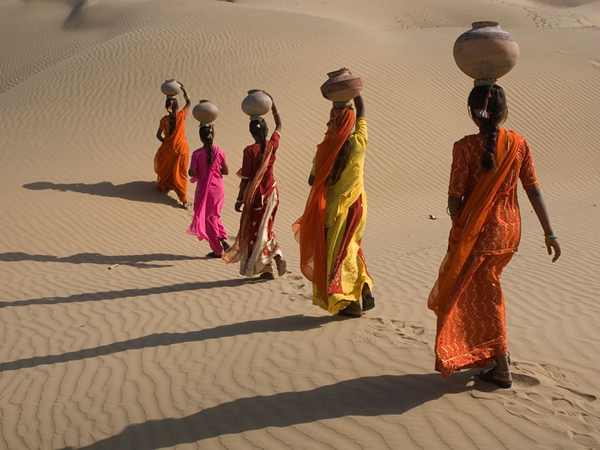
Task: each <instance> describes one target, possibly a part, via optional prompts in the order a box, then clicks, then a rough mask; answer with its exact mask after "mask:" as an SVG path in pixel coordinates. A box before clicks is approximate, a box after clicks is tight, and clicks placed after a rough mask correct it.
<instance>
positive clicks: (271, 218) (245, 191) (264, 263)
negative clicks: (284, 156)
mask: <svg viewBox="0 0 600 450" xmlns="http://www.w3.org/2000/svg"><path fill="white" fill-rule="evenodd" d="M265 94H266V92H265ZM267 95H269V94H267ZM269 97H270V95H269ZM272 99H273V98H272V97H271V100H272ZM271 112H272V113H273V118H274V119H275V131H274V132H273V134H272V135H271V138H270V139H268V140H267V136H268V133H269V130H268V127H267V122H265V120H264V119H263V118H262V117H253V118H252V120H250V134H251V135H252V137H253V138H254V144H252V145H249V146H248V147H246V148H245V149H244V160H243V164H242V168H241V169H240V171H239V172H238V175H240V177H241V178H242V181H241V183H240V190H239V193H238V197H237V201H236V202H235V210H236V211H237V212H241V213H242V216H241V218H240V229H239V231H238V235H237V237H236V239H235V242H234V243H233V245H232V246H231V247H230V248H229V249H228V250H227V251H226V252H224V253H223V260H224V261H225V262H226V263H227V264H231V263H235V262H238V261H239V263H240V274H241V275H243V276H246V277H253V276H255V275H260V278H263V279H266V280H272V279H274V278H275V276H274V275H273V261H274V262H275V264H276V266H277V273H278V275H279V276H282V275H284V274H285V273H286V261H285V260H284V259H283V256H282V253H281V249H280V248H279V242H278V241H277V237H276V236H275V233H274V232H273V224H274V223H275V215H276V214H277V208H278V206H279V189H278V188H277V181H276V180H275V177H274V175H273V165H274V164H275V159H276V156H277V149H278V148H279V139H280V136H281V118H280V117H279V112H278V111H277V107H276V106H275V102H274V101H273V106H272V108H271ZM242 206H243V210H242Z"/></svg>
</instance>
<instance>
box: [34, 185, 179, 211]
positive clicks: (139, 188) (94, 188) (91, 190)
mask: <svg viewBox="0 0 600 450" xmlns="http://www.w3.org/2000/svg"><path fill="white" fill-rule="evenodd" d="M23 187H24V188H25V189H30V190H32V191H45V190H55V191H61V192H79V193H80V194H89V195H98V196H101V197H114V198H122V199H124V200H130V201H132V202H146V203H160V204H163V205H169V206H173V207H179V204H178V202H177V200H175V199H174V198H172V197H169V196H168V195H167V194H165V193H164V192H158V191H157V190H156V183H155V182H154V181H132V182H131V183H124V184H112V183H111V182H109V181H103V182H101V183H96V184H85V183H70V184H56V183H51V182H49V181H39V182H36V183H29V184H24V185H23Z"/></svg>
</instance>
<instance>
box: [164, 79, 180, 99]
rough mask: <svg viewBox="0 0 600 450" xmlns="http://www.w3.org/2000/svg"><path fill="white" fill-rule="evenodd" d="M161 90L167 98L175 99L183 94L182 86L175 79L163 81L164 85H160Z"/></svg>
mask: <svg viewBox="0 0 600 450" xmlns="http://www.w3.org/2000/svg"><path fill="white" fill-rule="evenodd" d="M160 90H161V92H162V93H163V94H165V95H166V96H167V97H174V96H176V95H178V94H181V86H180V85H179V83H178V82H177V80H175V79H174V78H171V79H169V80H165V81H163V84H161V85H160Z"/></svg>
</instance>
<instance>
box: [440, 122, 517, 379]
mask: <svg viewBox="0 0 600 450" xmlns="http://www.w3.org/2000/svg"><path fill="white" fill-rule="evenodd" d="M509 136H510V139H509ZM521 142H522V138H521V137H520V136H519V135H518V134H516V133H514V132H512V131H510V132H509V131H507V130H504V129H502V128H501V129H500V130H499V133H498V141H497V145H496V148H497V150H496V158H497V159H496V160H497V164H498V169H497V170H496V171H495V172H485V173H484V174H482V175H481V178H480V179H479V180H478V182H477V184H476V185H475V186H474V188H473V190H472V192H470V193H469V195H468V198H467V199H466V202H465V204H464V206H463V207H462V210H461V211H460V214H459V216H458V217H457V218H456V219H455V220H454V221H453V224H452V229H451V231H450V237H449V242H448V252H447V253H446V256H445V258H444V261H443V262H442V265H441V267H440V271H439V276H438V279H437V281H436V283H435V285H434V287H433V289H432V291H431V293H430V295H429V299H428V307H429V309H431V310H433V311H434V312H435V314H436V316H437V318H438V326H437V336H436V355H437V361H436V369H437V370H440V371H441V372H442V375H443V376H444V377H445V376H448V375H450V374H451V373H452V372H453V371H454V370H458V369H460V368H462V367H467V366H469V365H483V364H486V363H487V362H488V360H489V358H491V357H493V356H496V355H498V354H502V353H501V352H502V351H505V350H506V331H505V318H504V299H503V296H502V290H501V288H500V284H499V280H500V274H501V272H502V269H503V268H504V266H506V264H508V262H509V261H510V258H511V257H512V251H514V250H515V249H509V251H508V252H495V253H494V252H492V253H490V254H478V253H476V252H475V253H474V249H475V246H476V243H477V242H478V240H480V236H481V232H482V229H483V228H484V226H485V224H486V220H487V219H488V216H489V214H490V211H491V209H492V207H493V205H494V203H495V202H496V201H497V198H498V193H499V190H500V188H501V186H502V185H503V183H504V182H505V180H506V179H507V177H508V176H509V174H510V173H511V171H512V170H514V164H513V163H514V162H515V161H516V159H517V157H518V156H519V153H520V148H521ZM513 190H514V188H513ZM471 291H472V292H471ZM491 291H494V292H491ZM496 291H497V292H496ZM486 302H487V303H486ZM494 303H497V304H496V305H494ZM474 304H477V308H479V310H481V311H476V310H475V309H476V308H471V305H474ZM486 308H489V311H488V312H487V313H486V312H485V311H483V310H485V309H486ZM479 312H483V314H484V315H486V314H487V317H493V319H492V320H489V321H486V320H482V319H481V317H479V316H478V314H479ZM491 322H493V323H491ZM475 335H480V336H487V335H493V336H494V337H490V339H487V338H484V339H483V341H482V340H481V339H480V340H479V341H478V343H473V342H472V341H471V337H472V336H475ZM459 343H462V344H464V345H459ZM494 345H496V348H495V349H494V348H492V347H493V346H494ZM498 345H499V346H498Z"/></svg>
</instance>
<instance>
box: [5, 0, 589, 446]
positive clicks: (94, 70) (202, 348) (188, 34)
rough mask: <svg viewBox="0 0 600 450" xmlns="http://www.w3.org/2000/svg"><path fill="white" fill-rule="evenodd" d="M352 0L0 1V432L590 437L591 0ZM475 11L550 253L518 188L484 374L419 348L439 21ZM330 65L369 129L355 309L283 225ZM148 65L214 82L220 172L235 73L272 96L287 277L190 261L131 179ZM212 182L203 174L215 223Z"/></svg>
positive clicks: (98, 436) (232, 188)
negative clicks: (446, 369)
mask: <svg viewBox="0 0 600 450" xmlns="http://www.w3.org/2000/svg"><path fill="white" fill-rule="evenodd" d="M341 3H343V6H340V5H341ZM369 5H370V6H369V7H368V8H366V7H365V6H364V2H359V1H357V0H344V1H343V2H340V1H336V2H333V1H324V2H323V1H316V0H306V1H302V2H297V1H288V0H282V1H275V0H240V1H235V2H229V1H216V0H180V1H178V2H168V1H161V0H150V1H142V0H102V1H98V2H94V3H92V2H89V3H87V4H86V5H84V6H83V7H82V8H81V10H80V11H79V13H78V17H77V20H76V21H73V23H72V24H71V25H70V26H69V27H68V28H66V29H65V28H64V27H63V24H64V21H65V19H66V18H67V17H68V15H69V14H70V13H71V11H72V9H71V8H72V5H69V4H68V3H67V2H58V1H42V0H38V1H27V2H26V1H17V0H6V1H4V2H3V3H2V4H1V5H0V25H1V26H0V38H1V39H2V42H10V45H3V46H2V47H0V70H1V73H2V77H1V79H0V105H1V107H0V120H1V122H2V124H3V127H2V131H1V133H2V134H1V137H2V144H3V145H2V149H3V150H2V152H3V153H2V165H1V166H0V167H1V169H0V170H1V171H2V172H1V177H0V180H1V187H2V189H3V192H4V194H5V195H4V197H3V201H2V210H3V211H4V213H3V214H2V215H1V216H0V227H1V229H2V230H3V234H2V238H1V241H0V242H1V245H0V338H2V341H3V342H4V345H3V346H2V347H1V348H0V393H1V394H0V411H1V414H2V433H1V435H2V439H1V440H0V448H63V447H92V448H164V447H174V446H181V447H182V448H183V447H185V444H192V445H191V446H192V447H194V446H198V447H202V448H256V447H260V448H285V447H292V448H327V447H329V448H423V447H424V448H481V447H488V448H512V449H514V448H522V449H530V448H597V447H599V446H600V407H599V406H598V400H597V397H598V396H599V395H600V383H599V382H598V376H597V374H598V370H597V368H596V359H597V358H595V357H594V355H595V353H596V350H595V349H596V348H598V346H599V344H600V342H599V337H598V333H597V323H598V319H599V315H600V308H599V307H598V302H597V300H596V296H597V292H598V288H599V287H600V283H599V282H598V271H599V269H600V256H598V255H599V254H600V252H599V250H600V245H599V244H598V243H597V242H598V240H597V236H596V235H597V229H598V226H597V223H598V221H599V220H600V213H599V211H600V207H599V206H598V202H599V201H600V199H598V192H599V191H600V186H599V183H598V167H600V156H599V154H598V152H597V151H596V148H597V143H598V142H600V132H599V131H598V127H597V126H596V123H597V122H598V120H599V119H600V109H599V108H598V103H599V100H600V88H599V86H598V83H597V82H596V81H597V79H598V76H599V72H598V71H599V70H600V57H599V55H598V54H597V50H596V49H597V48H598V44H599V43H600V35H599V33H598V26H599V25H600V6H599V5H600V2H597V1H595V2H593V1H592V2H590V1H575V0H573V1H569V0H562V1H549V0H548V1H533V0H510V1H504V2H497V1H492V0H486V1H481V0H477V1H476V0H460V1H456V2H447V1H444V0H430V1H427V2H423V1H416V0H403V1H393V0H373V1H372V2H369ZM481 19H488V20H489V19H491V20H497V21H498V22H500V23H501V25H502V26H503V28H505V29H508V30H510V32H511V33H512V34H513V35H514V36H515V37H516V38H517V40H518V41H519V43H520V45H521V59H520V61H519V64H518V65H517V67H516V68H515V69H514V70H513V72H511V73H510V74H509V75H507V76H506V77H505V79H503V80H501V84H502V85H503V86H504V87H505V88H506V90H507V93H508V96H509V104H510V118H509V121H508V126H509V127H512V128H514V129H516V130H517V131H519V132H521V133H522V134H523V135H525V136H526V137H527V138H528V140H529V142H530V144H531V146H532V149H533V154H534V159H535V163H536V169H537V172H538V176H539V178H540V180H541V183H542V189H543V191H544V194H545V196H546V200H547V203H548V207H549V209H550V211H551V214H552V220H553V224H554V228H555V231H556V233H557V234H558V235H559V237H560V238H561V243H562V245H563V252H564V254H563V256H562V258H561V260H560V261H559V262H558V263H556V264H554V265H552V264H550V262H549V259H548V257H547V255H546V254H545V249H544V248H543V241H542V239H541V233H542V232H541V229H540V228H539V225H538V224H537V220H536V219H535V217H534V214H533V213H532V212H531V208H529V207H528V205H527V204H526V200H525V197H524V196H521V198H522V215H523V221H524V227H523V230H524V233H523V239H522V246H521V250H520V251H519V253H518V254H517V256H515V258H514V261H513V262H512V263H511V265H510V266H509V267H508V269H507V270H506V272H505V274H504V276H503V283H504V284H503V285H504V289H505V293H506V297H507V302H508V332H509V341H510V347H511V353H512V355H513V359H514V360H515V361H516V362H515V367H516V368H515V372H516V376H515V388H514V389H513V390H511V391H506V392H498V391H492V390H491V389H490V388H489V387H488V386H483V385H482V384H481V383H480V382H478V381H475V380H474V373H473V372H464V373H459V374H456V375H453V376H452V377H450V378H449V379H447V380H442V379H441V377H440V376H439V374H437V373H435V372H433V350H432V347H433V338H434V333H435V323H434V317H433V315H432V314H431V313H430V312H429V311H428V310H427V309H426V306H425V303H426V298H427V295H428V293H429V290H430V288H431V285H432V283H433V282H434V280H435V277H436V271H437V268H438V265H439V263H440V261H441V258H442V256H443V253H444V251H445V247H446V243H445V241H446V238H447V232H448V228H449V221H448V220H447V218H446V216H445V212H444V209H445V196H446V189H447V180H448V173H449V163H450V157H451V154H450V150H451V148H452V143H453V142H454V141H455V140H457V139H459V138H460V137H462V136H463V135H465V134H469V133H472V132H473V130H474V128H473V125H472V124H471V123H470V121H469V119H468V117H467V114H466V108H465V105H466V96H467V94H468V92H469V90H470V86H471V83H470V81H469V80H468V79H467V78H466V77H465V76H463V75H462V74H461V73H460V71H459V70H458V69H457V68H456V66H455V65H454V61H453V58H452V45H453V42H454V39H455V38H456V37H457V36H458V35H459V34H460V33H461V32H462V31H463V30H464V29H467V28H468V27H469V25H470V23H471V22H472V21H475V20H481ZM342 66H348V67H350V68H351V69H352V70H353V71H355V72H356V73H358V74H360V75H361V76H362V77H363V79H364V82H365V86H366V87H365V92H364V96H365V101H366V106H367V115H368V119H369V133H370V136H369V139H370V141H369V144H370V145H369V148H368V153H369V154H368V160H367V168H366V174H365V176H366V189H367V193H368V195H369V219H368V225H367V231H366V234H365V237H364V246H365V252H366V255H367V261H368V263H369V271H370V272H371V274H372V275H373V278H374V280H375V294H376V296H377V298H378V305H377V308H376V309H375V310H373V311H372V312H369V313H368V315H367V316H366V317H364V318H363V319H361V320H358V321H352V320H350V321H347V320H341V319H339V318H335V317H329V316H327V315H326V314H324V313H323V312H321V311H320V310H318V309H316V308H315V307H313V306H311V304H310V303H311V302H310V293H311V287H310V285H309V284H308V283H307V282H306V280H305V279H304V278H303V277H302V276H301V274H300V273H299V270H298V249H297V244H296V243H295V241H294V240H293V236H292V234H291V230H290V225H291V223H292V222H293V221H294V220H295V219H296V218H297V217H298V216H299V215H300V214H301V213H302V210H303V207H304V201H305V198H306V195H307V193H308V188H307V185H306V178H307V175H308V171H309V169H310V162H311V159H312V156H313V153H314V149H315V146H316V144H317V143H318V142H320V139H321V138H322V135H323V132H324V131H325V120H326V117H327V114H328V107H329V105H328V103H327V102H326V101H325V100H324V99H323V98H322V97H321V96H320V93H319V90H318V87H319V86H320V84H321V83H322V82H323V81H324V79H325V74H326V72H328V71H331V70H333V69H337V68H339V67H342ZM170 77H177V79H179V80H181V81H182V82H183V83H185V85H186V88H187V89H188V90H189V92H190V94H191V96H192V99H193V100H194V101H196V100H198V99H201V98H210V99H211V100H212V101H213V102H214V103H215V104H217V105H218V107H219V109H220V111H221V116H220V117H219V119H218V121H217V124H216V133H217V136H216V141H215V142H216V144H217V145H219V146H220V147H221V148H223V149H224V150H225V152H226V154H227V158H228V160H229V164H230V166H231V167H232V169H234V170H237V168H238V167H239V165H241V152H242V149H243V148H244V146H245V145H247V144H248V143H249V139H248V138H249V135H248V131H247V118H246V117H245V116H244V114H243V113H242V111H241V110H240V101H241V99H242V98H243V96H244V94H245V92H246V90H247V89H250V88H263V89H267V90H268V91H269V92H270V93H271V94H272V95H273V96H274V97H275V99H276V101H277V104H278V106H279V109H280V111H281V115H282V119H283V122H284V130H283V138H282V145H281V149H280V153H279V156H278V162H277V167H276V176H277V178H278V183H279V186H280V189H281V198H282V200H281V202H282V203H281V207H280V210H279V213H278V219H277V223H276V232H277V234H278V237H279V239H280V241H281V243H282V248H283V251H284V254H285V255H286V258H287V259H288V265H289V269H290V271H291V273H290V274H288V275H286V276H285V277H282V278H279V279H276V280H275V281H272V282H269V283H264V282H259V281H257V280H245V279H242V278H241V277H239V276H238V274H237V267H231V266H225V265H223V264H222V263H221V262H220V261H214V260H209V259H206V258H205V257H204V256H203V255H204V254H205V253H207V252H208V251H209V248H208V246H207V245H206V243H198V242H197V241H196V240H195V238H192V237H190V236H188V235H186V233H185V230H186V228H187V226H188V225H189V222H190V220H191V212H189V211H184V210H182V209H179V208H177V202H176V200H175V197H174V196H173V195H172V194H171V196H165V195H164V194H159V193H157V192H156V191H155V190H154V184H153V182H154V173H153V170H152V158H153V155H154V153H155V151H156V149H157V148H158V145H157V144H158V141H157V140H156V139H155V137H154V134H155V132H156V128H157V126H158V121H159V119H160V117H161V116H162V114H163V97H162V96H161V94H160V91H159V89H158V88H159V86H160V83H161V82H162V80H163V79H165V78H170ZM270 123H271V124H272V122H270ZM186 126H187V130H186V131H187V132H186V134H187V138H188V141H189V143H190V147H191V148H192V149H194V148H196V147H198V146H199V139H198V136H197V129H196V123H195V121H194V120H193V119H192V118H191V117H190V118H189V120H188V122H187V125H186ZM237 183H238V180H237V179H236V178H235V177H233V176H230V177H228V178H227V180H226V186H225V187H226V206H225V208H224V211H223V218H224V222H225V225H226V227H227V230H228V232H229V233H230V234H231V235H235V233H236V231H237V221H238V218H239V216H238V215H237V213H235V212H234V210H233V203H234V201H235V195H236V193H237ZM190 191H192V190H191V188H190ZM430 214H433V215H435V216H437V218H438V219H437V220H430V219H429V218H428V216H429V215H430ZM186 448H187V447H186Z"/></svg>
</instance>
